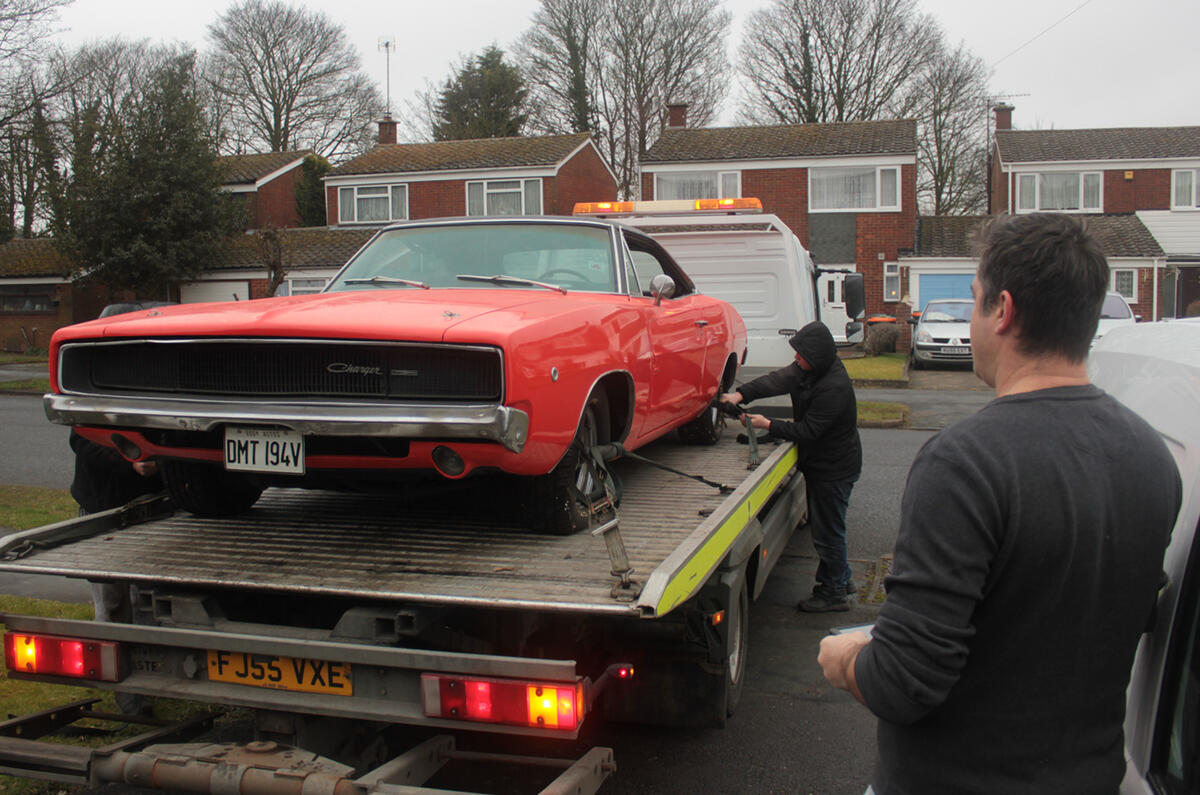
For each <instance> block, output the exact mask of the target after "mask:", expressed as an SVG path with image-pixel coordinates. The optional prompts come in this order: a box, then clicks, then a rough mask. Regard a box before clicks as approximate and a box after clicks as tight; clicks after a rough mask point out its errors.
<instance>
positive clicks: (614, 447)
mask: <svg viewBox="0 0 1200 795" xmlns="http://www.w3.org/2000/svg"><path fill="white" fill-rule="evenodd" d="M596 451H597V452H598V453H599V454H600V456H601V457H603V458H604V460H606V461H611V460H612V459H614V458H630V459H633V460H634V461H641V462H642V463H643V464H649V465H650V466H652V467H657V468H658V469H661V470H663V471H664V472H670V473H672V474H675V475H681V476H683V477H685V478H691V479H692V480H697V481H699V482H701V483H703V484H704V485H706V486H712V487H713V488H714V489H717V490H718V491H720V492H721V493H722V494H729V493H730V492H732V491H733V489H734V487H733V486H727V485H725V484H724V483H717V482H716V481H715V480H709V479H708V478H706V477H704V476H703V475H693V474H690V473H688V472H684V471H682V470H679V469H675V468H674V467H669V466H667V465H666V464H662V463H659V462H658V461H654V460H653V459H650V458H646V457H645V456H641V455H638V454H637V453H631V452H629V451H628V450H626V449H625V446H624V445H622V444H621V443H620V442H612V443H610V444H602V445H597V446H596Z"/></svg>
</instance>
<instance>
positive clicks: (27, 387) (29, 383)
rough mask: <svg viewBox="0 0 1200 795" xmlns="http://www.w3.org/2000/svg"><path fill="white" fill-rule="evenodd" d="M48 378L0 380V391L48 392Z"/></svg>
mask: <svg viewBox="0 0 1200 795" xmlns="http://www.w3.org/2000/svg"><path fill="white" fill-rule="evenodd" d="M49 391H50V379H49V378H26V379H25V380H24V381H0V392H49Z"/></svg>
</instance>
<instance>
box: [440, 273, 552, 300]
mask: <svg viewBox="0 0 1200 795" xmlns="http://www.w3.org/2000/svg"><path fill="white" fill-rule="evenodd" d="M456 278H458V279H462V280H463V281H464V282H491V283H492V284H519V285H523V286H527V287H545V288H546V289H547V290H557V291H558V292H560V293H562V294H563V295H566V294H567V288H565V287H560V286H559V285H557V284H550V283H549V282H537V281H534V280H533V279H518V278H517V277H516V276H507V275H505V274H503V273H497V274H496V275H495V276H477V275H475V274H474V273H460V274H458V276H457V277H456Z"/></svg>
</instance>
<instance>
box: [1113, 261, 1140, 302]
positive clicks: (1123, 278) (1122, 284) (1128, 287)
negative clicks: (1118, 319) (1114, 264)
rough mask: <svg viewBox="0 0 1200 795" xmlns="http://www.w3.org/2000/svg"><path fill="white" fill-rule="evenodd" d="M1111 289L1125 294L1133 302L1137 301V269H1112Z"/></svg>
mask: <svg viewBox="0 0 1200 795" xmlns="http://www.w3.org/2000/svg"><path fill="white" fill-rule="evenodd" d="M1109 282H1110V289H1113V290H1116V291H1117V292H1118V293H1120V294H1121V295H1123V296H1125V300H1126V301H1128V302H1129V303H1131V304H1136V303H1137V271H1135V270H1115V269H1114V270H1112V271H1110V272H1109Z"/></svg>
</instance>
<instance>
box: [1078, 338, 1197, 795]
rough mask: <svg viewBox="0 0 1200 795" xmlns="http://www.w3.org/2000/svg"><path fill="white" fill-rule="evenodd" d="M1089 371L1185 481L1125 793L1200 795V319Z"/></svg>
mask: <svg viewBox="0 0 1200 795" xmlns="http://www.w3.org/2000/svg"><path fill="white" fill-rule="evenodd" d="M1088 370H1089V373H1090V375H1091V377H1092V380H1093V382H1094V383H1095V384H1096V385H1097V386H1099V387H1101V388H1102V389H1104V390H1105V391H1107V392H1108V393H1110V394H1112V395H1113V396H1114V397H1116V398H1117V399H1118V400H1120V401H1121V402H1122V403H1124V404H1125V405H1126V406H1129V408H1131V409H1133V410H1134V411H1136V412H1137V413H1138V414H1140V415H1141V416H1142V417H1144V418H1145V419H1146V421H1147V422H1149V423H1150V424H1151V425H1152V426H1153V427H1154V428H1155V430H1157V431H1158V432H1159V433H1160V434H1161V435H1162V438H1163V440H1164V441H1165V442H1166V444H1167V448H1168V449H1169V450H1170V451H1171V455H1172V456H1174V458H1175V463H1176V464H1177V465H1178V466H1179V474H1180V477H1181V479H1182V481H1183V504H1182V507H1181V509H1180V512H1179V519H1178V521H1177V522H1176V524H1175V529H1174V531H1173V532H1172V535H1171V543H1170V545H1169V546H1168V547H1167V552H1166V556H1165V559H1164V562H1163V571H1164V572H1165V573H1166V575H1167V578H1168V583H1167V585H1166V587H1165V588H1163V590H1162V592H1161V593H1160V595H1159V600H1158V607H1157V612H1156V619H1155V623H1154V628H1153V631H1152V632H1151V633H1150V634H1148V635H1146V636H1144V637H1143V638H1142V643H1141V645H1140V646H1139V648H1138V653H1137V657H1136V658H1135V660H1134V666H1133V676H1132V678H1131V679H1130V683H1129V691H1128V695H1127V706H1126V713H1125V751H1126V758H1127V765H1126V773H1125V780H1124V782H1122V784H1121V792H1122V793H1140V794H1141V795H1150V793H1166V792H1172V793H1173V792H1185V791H1186V792H1195V791H1196V790H1197V786H1198V784H1200V735H1198V734H1197V730H1198V729H1200V709H1197V706H1196V705H1197V703H1198V702H1197V698H1200V678H1197V676H1196V675H1195V670H1196V668H1197V666H1200V634H1198V632H1197V630H1198V629H1200V545H1197V544H1196V535H1197V524H1198V523H1200V318H1196V319H1194V320H1190V319H1189V320H1175V321H1171V322H1169V323H1166V322H1159V323H1138V324H1136V325H1132V324H1131V325H1126V326H1121V327H1119V328H1114V329H1112V330H1111V331H1109V332H1108V333H1107V334H1105V335H1104V337H1103V339H1101V340H1100V341H1098V342H1097V343H1096V344H1095V347H1093V349H1092V353H1091V356H1089V358H1088ZM1080 476H1081V477H1086V473H1080ZM1151 780H1154V781H1155V784H1153V785H1152V784H1151Z"/></svg>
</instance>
